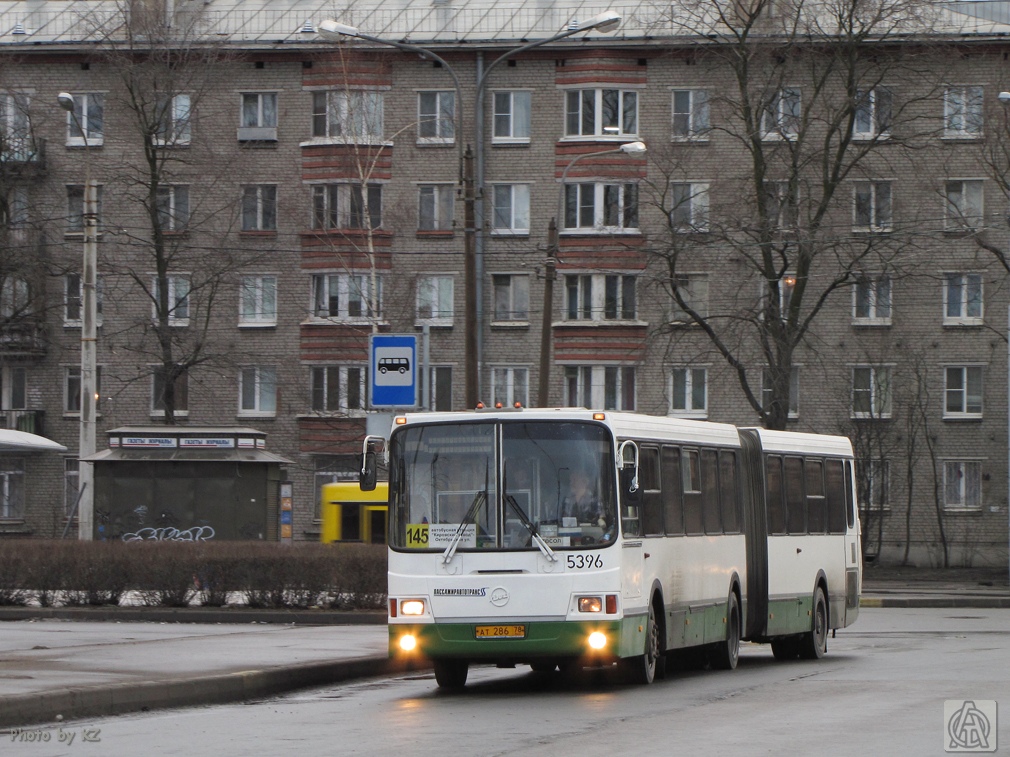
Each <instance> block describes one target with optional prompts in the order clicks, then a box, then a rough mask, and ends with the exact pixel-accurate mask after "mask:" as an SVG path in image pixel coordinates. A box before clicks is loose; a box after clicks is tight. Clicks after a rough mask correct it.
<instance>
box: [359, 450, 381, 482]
mask: <svg viewBox="0 0 1010 757" xmlns="http://www.w3.org/2000/svg"><path fill="white" fill-rule="evenodd" d="M377 477H378V474H377V473H376V465H375V452H373V451H371V450H369V451H368V452H366V453H365V459H364V460H363V461H362V464H361V473H360V475H359V476H358V486H360V487H361V491H363V492H373V491H375V483H376V479H377Z"/></svg>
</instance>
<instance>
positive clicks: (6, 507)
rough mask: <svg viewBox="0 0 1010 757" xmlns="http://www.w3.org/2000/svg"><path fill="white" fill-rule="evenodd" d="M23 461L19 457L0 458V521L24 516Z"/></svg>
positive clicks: (22, 518) (20, 518) (21, 519)
mask: <svg viewBox="0 0 1010 757" xmlns="http://www.w3.org/2000/svg"><path fill="white" fill-rule="evenodd" d="M25 507H26V501H25V461H24V458H21V457H6V456H5V457H4V458H2V459H0V521H23V520H24V518H25Z"/></svg>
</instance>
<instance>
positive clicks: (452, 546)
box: [442, 489, 487, 563]
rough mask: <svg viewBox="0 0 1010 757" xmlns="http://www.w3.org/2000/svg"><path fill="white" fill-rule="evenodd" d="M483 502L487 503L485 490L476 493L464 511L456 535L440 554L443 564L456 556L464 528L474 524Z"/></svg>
mask: <svg viewBox="0 0 1010 757" xmlns="http://www.w3.org/2000/svg"><path fill="white" fill-rule="evenodd" d="M485 502H487V489H484V490H482V491H479V492H477V496H475V497H474V498H473V502H471V503H470V509H469V510H467V511H466V515H464V516H463V520H462V522H461V523H460V524H459V528H457V529H456V533H455V534H453V536H452V541H451V542H449V546H448V547H446V548H445V552H444V553H443V554H442V562H443V563H448V562H449V561H450V560H451V559H452V556H453V555H454V554H456V547H458V546H459V541H460V539H462V538H463V533H464V532H465V531H466V527H467V526H469V525H470V524H472V523H473V522H474V521H473V518H474V516H475V515H476V514H477V510H478V509H479V508H480V506H481V505H482V504H484V503H485Z"/></svg>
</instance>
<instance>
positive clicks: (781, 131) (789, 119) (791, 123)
mask: <svg viewBox="0 0 1010 757" xmlns="http://www.w3.org/2000/svg"><path fill="white" fill-rule="evenodd" d="M800 116H801V109H800V90H799V89H798V88H797V87H783V88H782V89H780V90H778V91H777V92H775V93H774V94H773V95H772V96H771V98H770V99H769V100H768V102H767V103H766V104H765V106H764V109H763V111H762V113H761V136H762V137H763V138H764V139H795V138H796V137H797V135H798V134H799V131H800Z"/></svg>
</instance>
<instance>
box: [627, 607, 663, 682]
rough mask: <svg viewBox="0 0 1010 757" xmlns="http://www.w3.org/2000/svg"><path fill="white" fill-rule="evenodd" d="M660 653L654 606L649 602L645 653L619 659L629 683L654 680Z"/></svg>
mask: <svg viewBox="0 0 1010 757" xmlns="http://www.w3.org/2000/svg"><path fill="white" fill-rule="evenodd" d="M660 655H661V652H660V649H659V624H658V623H657V622H656V608H655V606H654V605H652V604H650V605H649V619H648V620H647V621H646V625H645V654H641V655H638V656H637V657H628V658H625V659H624V660H621V668H622V669H623V670H624V672H625V674H626V675H627V678H628V681H629V683H645V684H648V683H652V682H653V681H654V680H656V669H657V668H658V667H659V660H660Z"/></svg>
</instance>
